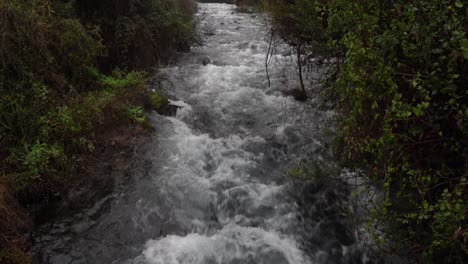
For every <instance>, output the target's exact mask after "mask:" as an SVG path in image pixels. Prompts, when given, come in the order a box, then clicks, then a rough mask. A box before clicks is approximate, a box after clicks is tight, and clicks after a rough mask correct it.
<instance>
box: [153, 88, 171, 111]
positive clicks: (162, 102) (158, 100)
mask: <svg viewBox="0 0 468 264" xmlns="http://www.w3.org/2000/svg"><path fill="white" fill-rule="evenodd" d="M149 99H150V102H151V106H152V107H153V109H154V110H156V111H159V110H161V109H162V108H164V107H165V106H166V105H168V104H169V100H168V99H167V97H165V96H164V95H162V94H160V93H158V92H154V93H150V95H149Z"/></svg>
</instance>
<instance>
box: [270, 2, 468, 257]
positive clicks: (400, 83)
mask: <svg viewBox="0 0 468 264" xmlns="http://www.w3.org/2000/svg"><path fill="white" fill-rule="evenodd" d="M263 6H264V7H265V8H266V9H267V10H268V11H269V12H270V13H271V14H272V23H273V30H274V31H275V32H276V33H277V34H279V35H280V36H281V37H283V39H285V40H287V41H288V43H290V44H292V45H295V46H302V48H301V52H302V53H303V54H305V55H310V54H311V55H312V56H323V57H325V58H328V59H331V61H334V63H333V64H332V67H331V71H330V74H329V76H328V78H327V81H326V89H325V92H324V95H325V98H326V100H327V101H326V104H327V105H328V106H331V107H332V108H333V109H334V110H335V111H336V112H337V114H338V115H337V125H338V128H339V129H338V131H339V135H338V136H337V140H336V142H337V144H336V147H337V152H336V153H337V156H338V157H339V158H340V160H341V161H342V163H343V165H344V166H346V167H348V168H353V169H355V171H356V172H358V175H360V177H362V180H363V182H365V185H366V186H367V187H369V189H374V188H377V190H378V193H379V194H380V196H376V198H375V199H374V200H373V201H372V206H371V208H370V211H369V221H368V226H367V227H368V231H369V232H370V234H371V235H372V236H373V241H374V242H375V243H377V244H376V245H375V246H378V247H379V250H380V252H381V253H385V254H395V255H399V256H403V257H406V258H408V259H410V260H411V261H415V262H420V263H466V262H467V261H468V257H467V256H468V246H467V245H468V223H467V217H468V216H467V213H468V199H467V197H468V188H467V187H468V180H467V176H468V175H467V173H468V152H467V151H468V137H467V136H468V108H467V102H468V89H467V87H468V64H467V60H468V39H467V32H468V21H467V5H466V3H464V2H463V1H459V0H443V1H440V0H424V1H423V0H416V1H389V0H385V1H349V0H332V1H321V0H293V1H286V0H266V1H263ZM379 197H380V198H379Z"/></svg>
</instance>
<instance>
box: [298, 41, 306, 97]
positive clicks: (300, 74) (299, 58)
mask: <svg viewBox="0 0 468 264" xmlns="http://www.w3.org/2000/svg"><path fill="white" fill-rule="evenodd" d="M296 51H297V66H298V67H299V83H300V84H301V90H302V92H303V93H304V96H306V90H305V86H304V80H303V79H302V63H301V45H297V48H296Z"/></svg>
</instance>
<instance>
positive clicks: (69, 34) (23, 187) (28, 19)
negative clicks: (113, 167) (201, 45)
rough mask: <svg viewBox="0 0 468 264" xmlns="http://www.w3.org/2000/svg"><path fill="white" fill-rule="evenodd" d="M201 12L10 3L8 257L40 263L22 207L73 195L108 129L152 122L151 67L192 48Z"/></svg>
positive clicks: (4, 240) (4, 236)
mask: <svg viewBox="0 0 468 264" xmlns="http://www.w3.org/2000/svg"><path fill="white" fill-rule="evenodd" d="M195 10H196V4H195V3H194V2H192V1H188V0H180V1H170V0H112V1H111V0H108V1H85V0H77V1H59V0H41V1H33V0H25V1H23V0H4V1H1V2H0V36H1V38H0V61H1V62H0V148H1V153H0V164H1V165H0V173H1V174H0V225H1V227H0V262H1V263H28V262H29V261H30V259H29V256H27V255H25V254H24V253H22V252H23V251H26V250H27V249H28V245H27V244H28V243H27V241H25V240H24V239H23V238H22V234H24V232H26V231H28V229H29V228H30V226H31V225H30V224H29V222H30V221H29V220H28V218H27V217H25V215H26V214H25V213H24V210H23V209H21V208H22V207H27V206H28V205H30V204H40V203H47V202H48V201H51V200H54V199H56V197H57V196H60V195H61V194H62V193H66V192H67V190H68V189H69V186H71V183H72V182H76V180H78V178H79V177H77V176H78V175H83V167H84V164H86V162H87V159H88V158H89V157H91V156H92V155H94V154H93V153H94V152H95V150H96V149H99V148H101V147H103V146H104V145H105V141H106V140H108V139H105V138H104V137H102V136H101V135H103V134H106V131H109V130H114V129H116V128H118V127H125V126H127V127H134V128H135V129H140V128H148V127H149V126H148V124H147V122H146V119H145V116H144V113H143V110H142V109H143V101H144V97H145V96H146V95H145V93H144V84H145V79H146V76H147V74H146V73H145V72H143V71H142V70H146V69H149V68H150V67H152V66H155V65H157V64H161V63H164V62H165V61H167V60H168V59H169V58H170V56H171V54H173V53H174V52H175V51H186V50H188V49H189V48H190V45H191V43H192V42H193V41H195V39H196V36H195V33H194V32H195V30H194V27H195V23H194V19H193V13H194V12H195ZM135 70H138V71H135ZM143 130H144V129H143ZM84 176H86V175H84ZM15 219H17V220H15ZM20 220H21V221H20Z"/></svg>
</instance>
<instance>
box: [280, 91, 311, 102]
mask: <svg viewBox="0 0 468 264" xmlns="http://www.w3.org/2000/svg"><path fill="white" fill-rule="evenodd" d="M283 95H284V96H292V97H294V99H295V100H296V101H301V102H305V101H307V94H306V93H305V92H304V91H302V90H301V89H299V88H295V89H292V90H285V91H283Z"/></svg>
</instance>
